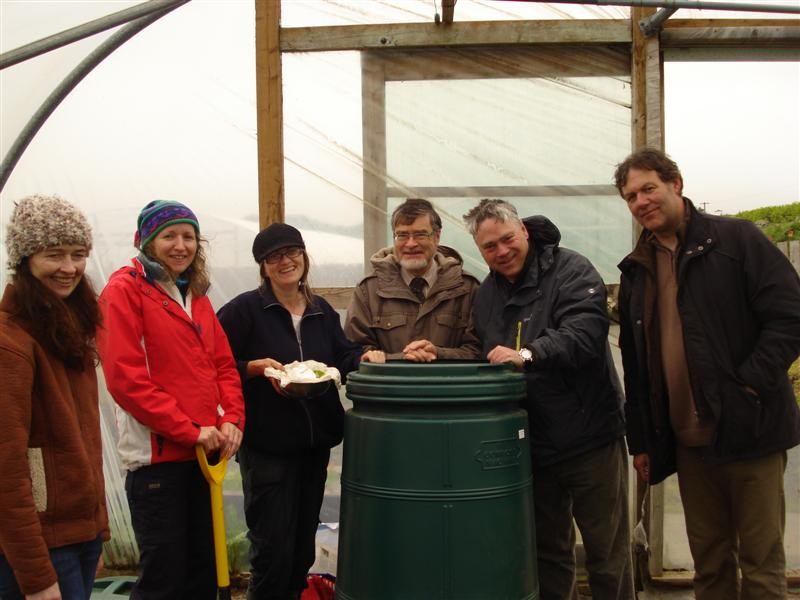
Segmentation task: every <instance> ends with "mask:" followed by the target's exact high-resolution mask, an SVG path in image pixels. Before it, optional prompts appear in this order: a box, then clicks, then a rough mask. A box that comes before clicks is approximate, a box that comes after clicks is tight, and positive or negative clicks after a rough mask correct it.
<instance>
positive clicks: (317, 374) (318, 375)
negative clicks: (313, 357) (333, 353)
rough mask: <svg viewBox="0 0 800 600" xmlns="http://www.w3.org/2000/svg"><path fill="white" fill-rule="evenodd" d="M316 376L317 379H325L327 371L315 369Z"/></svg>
mask: <svg viewBox="0 0 800 600" xmlns="http://www.w3.org/2000/svg"><path fill="white" fill-rule="evenodd" d="M314 375H316V376H317V378H320V377H325V375H327V373H325V371H322V370H320V369H314Z"/></svg>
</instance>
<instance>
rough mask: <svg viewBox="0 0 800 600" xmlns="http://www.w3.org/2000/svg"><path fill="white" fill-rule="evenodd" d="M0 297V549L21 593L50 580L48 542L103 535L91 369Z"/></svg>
mask: <svg viewBox="0 0 800 600" xmlns="http://www.w3.org/2000/svg"><path fill="white" fill-rule="evenodd" d="M14 309H15V294H14V287H13V286H11V285H10V286H8V287H7V288H6V291H5V293H4V295H3V299H2V301H0V382H2V383H1V384H0V415H2V423H3V428H2V435H0V553H2V554H3V555H5V558H6V560H7V561H8V562H9V564H10V565H11V568H12V569H13V571H14V576H15V577H16V579H17V583H18V584H19V587H20V589H21V591H22V593H23V594H32V593H34V592H38V591H41V590H43V589H45V588H47V587H48V586H50V585H52V584H53V583H55V582H56V573H55V571H54V569H53V565H52V564H51V562H50V557H49V552H48V549H49V548H58V547H60V546H66V545H68V544H75V543H79V542H87V541H91V540H93V539H95V538H96V537H97V536H98V535H102V536H103V538H104V539H106V540H107V539H108V538H109V533H108V517H107V513H106V503H105V492H104V484H103V455H102V448H101V441H100V415H99V406H98V396H97V374H96V371H95V369H94V367H93V366H90V367H88V368H87V369H85V370H83V371H77V370H74V369H68V368H66V367H65V366H64V364H63V363H62V362H61V361H60V360H58V359H57V358H55V357H54V356H53V355H52V354H50V353H49V352H48V351H47V350H45V349H44V348H43V347H42V346H41V345H40V344H39V343H38V342H37V341H36V340H35V339H34V338H33V337H31V336H30V334H29V333H28V332H27V331H26V329H25V327H24V325H23V324H21V323H20V322H19V321H18V320H17V319H15V318H14V317H13V316H12V315H13V313H14Z"/></svg>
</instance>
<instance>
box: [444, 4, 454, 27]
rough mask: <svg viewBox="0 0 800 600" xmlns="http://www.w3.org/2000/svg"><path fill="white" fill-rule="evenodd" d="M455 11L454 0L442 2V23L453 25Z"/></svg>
mask: <svg viewBox="0 0 800 600" xmlns="http://www.w3.org/2000/svg"><path fill="white" fill-rule="evenodd" d="M455 10H456V0H442V23H443V24H444V25H452V24H453V15H454V13H455Z"/></svg>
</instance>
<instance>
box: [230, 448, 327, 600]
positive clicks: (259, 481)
mask: <svg viewBox="0 0 800 600" xmlns="http://www.w3.org/2000/svg"><path fill="white" fill-rule="evenodd" d="M329 459H330V450H328V449H315V450H309V451H307V452H305V453H303V454H300V455H296V456H291V457H283V456H271V455H268V454H263V453H261V452H259V451H257V450H253V449H252V448H248V447H245V446H242V448H240V449H239V463H240V466H241V472H242V488H243V490H244V513H245V519H246V520H247V528H248V532H247V538H248V539H249V540H250V586H249V588H248V591H247V598H248V600H289V599H293V598H297V597H299V592H301V591H302V590H303V589H304V588H305V587H306V576H307V575H308V570H309V569H310V568H311V565H313V564H314V558H315V538H316V533H317V525H318V524H319V511H320V507H321V506H322V498H323V496H324V494H325V479H326V477H327V466H328V460H329Z"/></svg>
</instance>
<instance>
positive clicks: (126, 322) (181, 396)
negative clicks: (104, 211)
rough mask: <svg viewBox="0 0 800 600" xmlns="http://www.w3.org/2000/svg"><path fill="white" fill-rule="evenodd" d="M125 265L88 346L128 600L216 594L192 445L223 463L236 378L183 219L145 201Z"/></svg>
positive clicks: (229, 449)
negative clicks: (111, 412)
mask: <svg viewBox="0 0 800 600" xmlns="http://www.w3.org/2000/svg"><path fill="white" fill-rule="evenodd" d="M134 245H135V246H136V247H137V248H139V249H140V252H139V255H138V256H137V257H136V258H134V259H133V261H132V264H131V265H129V266H126V267H123V268H121V269H119V270H118V271H116V272H115V273H114V274H113V275H111V277H110V278H109V281H108V284H107V285H106V287H105V289H104V290H103V292H102V294H101V295H100V308H101V310H102V313H103V328H102V329H101V330H100V332H99V333H98V348H99V350H100V357H101V359H102V363H103V372H104V373H105V377H106V385H107V386H108V391H109V392H110V393H111V395H112V397H113V398H114V400H115V401H116V403H117V425H118V429H119V436H120V437H119V444H118V449H119V453H120V457H121V459H122V463H123V466H124V467H125V468H126V469H127V471H128V474H127V477H126V480H125V491H126V493H127V495H128V504H129V506H130V509H131V519H132V522H133V530H134V533H135V534H136V542H137V544H138V545H139V551H140V561H139V566H140V569H141V574H140V576H139V579H138V580H137V582H136V585H135V586H134V589H133V592H132V594H131V598H134V599H139V598H141V599H146V600H155V599H161V598H163V599H165V600H167V599H168V600H177V599H181V598H183V599H186V600H189V599H191V600H203V599H209V600H212V599H214V598H215V597H216V581H215V576H214V574H215V570H214V548H213V539H212V527H211V507H210V500H209V493H208V486H207V484H206V482H205V480H204V479H203V475H202V473H201V472H200V468H199V466H198V464H197V462H196V460H195V452H194V447H195V445H197V444H200V445H202V446H203V448H204V449H205V451H206V453H212V452H215V451H219V452H220V453H221V454H222V455H223V456H225V457H230V456H233V455H234V454H235V453H236V451H237V450H238V449H239V444H240V442H241V440H242V430H243V428H244V405H243V400H242V389H241V383H240V380H239V374H238V372H237V370H236V365H235V363H234V361H233V357H232V355H231V350H230V346H229V345H228V340H227V338H226V337H225V333H224V332H223V330H222V328H221V327H220V324H219V322H218V321H217V318H216V316H215V314H214V310H213V308H212V307H211V302H210V301H209V300H208V296H206V291H207V290H208V287H209V278H208V273H207V272H206V262H205V253H204V249H203V239H202V238H200V226H199V224H198V222H197V217H195V215H194V213H193V212H192V211H191V210H190V209H189V208H188V207H187V206H184V205H183V204H181V203H179V202H172V201H165V200H154V201H153V202H150V203H149V204H148V205H147V206H145V207H144V209H142V212H141V213H140V214H139V219H138V222H137V230H136V235H135V238H134Z"/></svg>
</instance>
